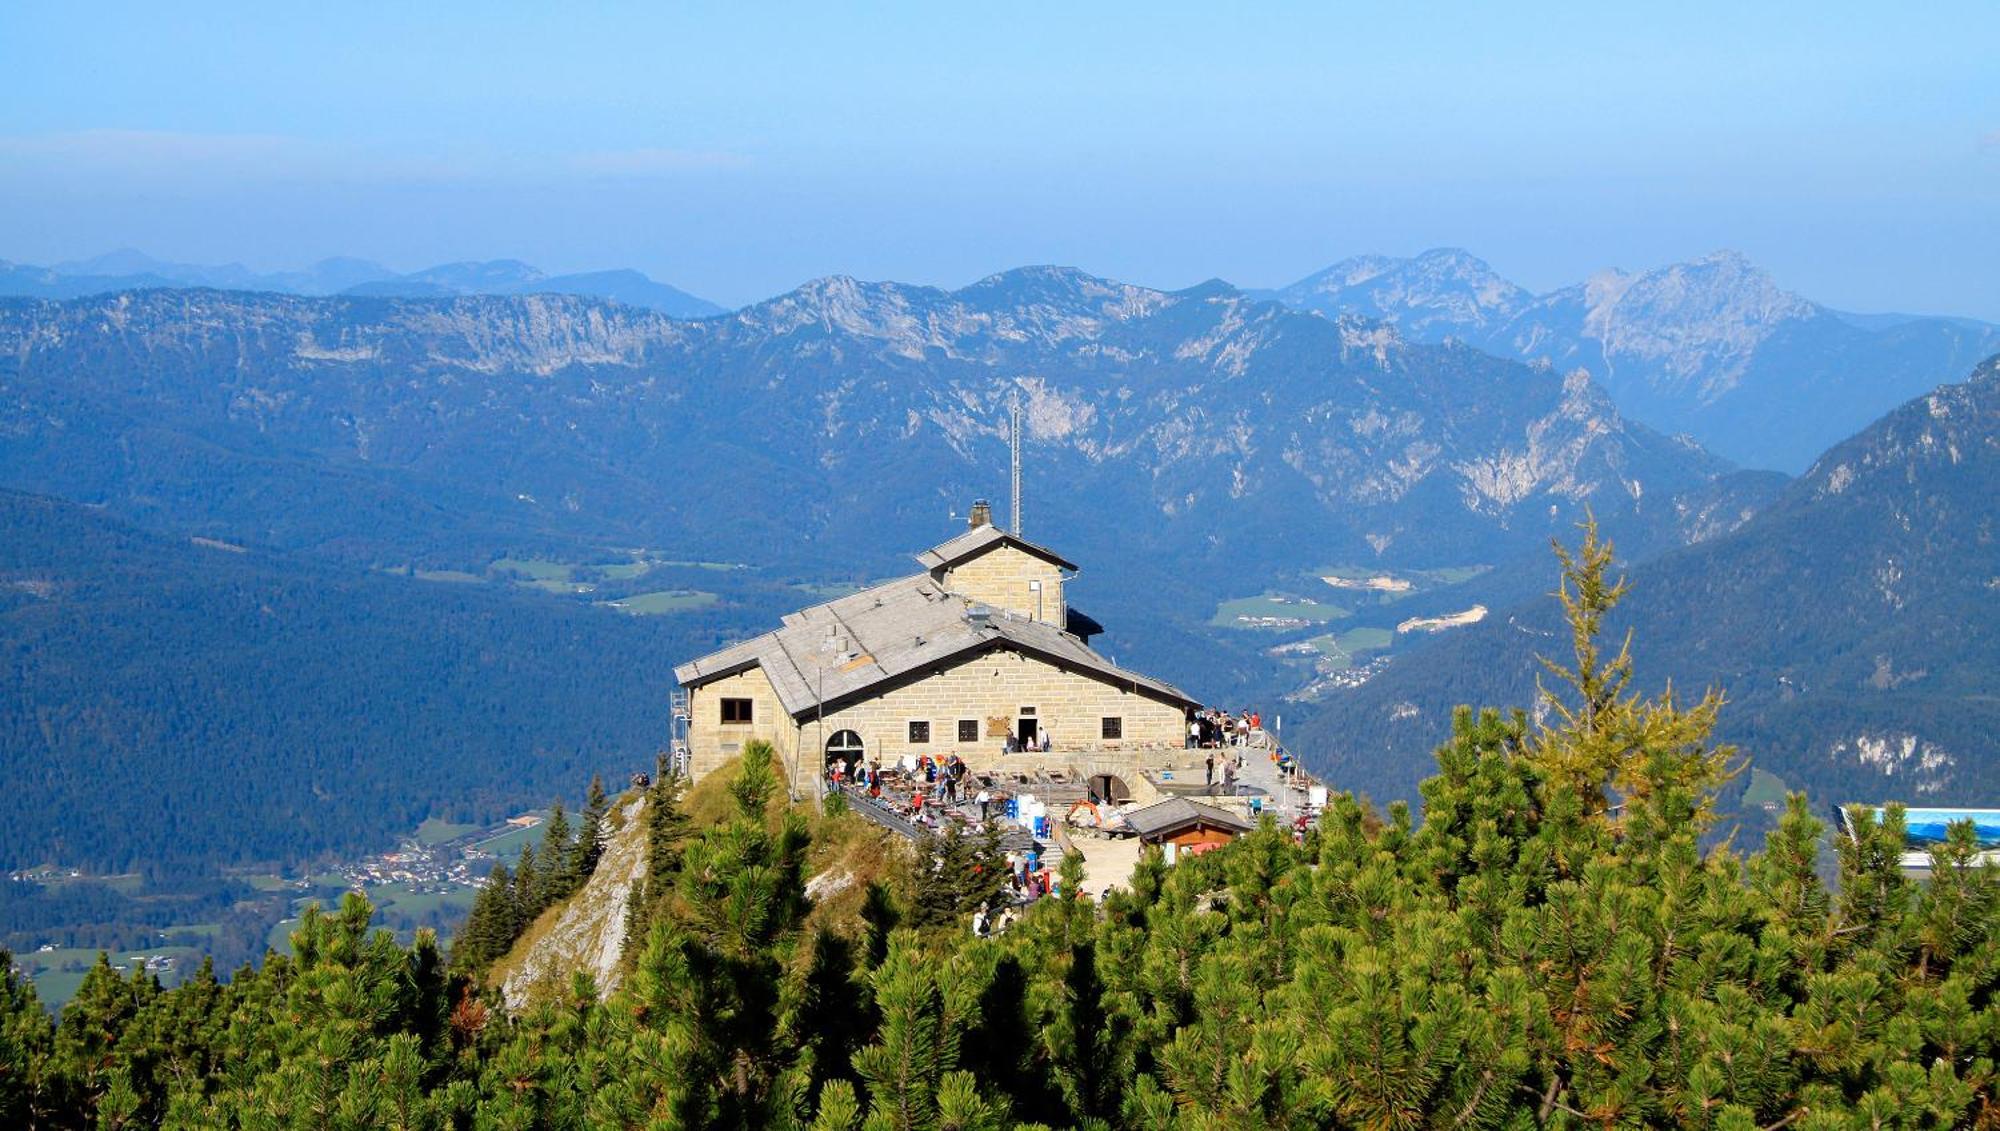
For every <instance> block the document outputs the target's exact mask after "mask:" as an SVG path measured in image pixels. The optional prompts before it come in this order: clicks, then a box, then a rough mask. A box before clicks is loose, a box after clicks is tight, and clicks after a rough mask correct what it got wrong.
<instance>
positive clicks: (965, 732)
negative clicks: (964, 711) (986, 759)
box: [958, 719, 979, 742]
mask: <svg viewBox="0 0 2000 1131" xmlns="http://www.w3.org/2000/svg"><path fill="white" fill-rule="evenodd" d="M958 740H959V741H960V742H978V741H979V720H978V719H960V720H958Z"/></svg>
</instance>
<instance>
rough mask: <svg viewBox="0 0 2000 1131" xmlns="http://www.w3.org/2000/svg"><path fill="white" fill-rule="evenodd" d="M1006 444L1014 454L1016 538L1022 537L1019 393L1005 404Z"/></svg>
mask: <svg viewBox="0 0 2000 1131" xmlns="http://www.w3.org/2000/svg"><path fill="white" fill-rule="evenodd" d="M1007 446H1008V448H1009V449H1011V450H1012V452H1013V456H1014V479H1013V490H1014V494H1013V502H1014V536H1015V537H1017V538H1018V537H1022V534H1021V394H1019V393H1016V394H1014V399H1013V400H1012V402H1010V403H1009V404H1008V406H1007Z"/></svg>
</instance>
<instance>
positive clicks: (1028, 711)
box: [1021, 707, 1035, 716]
mask: <svg viewBox="0 0 2000 1131" xmlns="http://www.w3.org/2000/svg"><path fill="white" fill-rule="evenodd" d="M1021 713H1022V714H1024V715H1029V716H1032V715H1034V713H1035V709H1034V708H1033V707H1023V708H1021Z"/></svg>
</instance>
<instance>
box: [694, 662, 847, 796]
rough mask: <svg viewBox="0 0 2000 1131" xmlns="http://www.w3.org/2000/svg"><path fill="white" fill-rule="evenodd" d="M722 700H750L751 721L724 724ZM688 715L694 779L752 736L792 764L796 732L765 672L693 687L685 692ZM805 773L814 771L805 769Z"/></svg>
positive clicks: (754, 669) (754, 671)
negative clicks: (773, 748)
mask: <svg viewBox="0 0 2000 1131" xmlns="http://www.w3.org/2000/svg"><path fill="white" fill-rule="evenodd" d="M724 699H748V700H750V722H749V723H748V724H747V725H746V724H743V723H725V722H723V721H722V701H723V700H724ZM688 711H689V713H690V714H691V715H692V716H693V718H692V719H690V720H689V723H688V770H689V772H690V773H691V774H692V775H693V776H695V777H697V778H699V777H701V776H702V775H703V774H705V773H707V772H708V771H710V770H713V769H714V768H716V767H717V766H720V765H721V764H722V763H724V762H727V761H729V760H730V759H731V758H734V757H736V755H737V754H738V753H740V752H741V751H742V749H743V744H744V743H745V742H748V741H750V740H751V739H753V738H761V739H763V740H764V741H766V742H769V743H770V744H771V745H773V746H775V747H777V750H778V756H779V758H781V759H782V760H783V761H784V764H785V765H787V766H790V765H791V764H792V756H793V754H794V753H795V752H796V750H797V743H798V735H799V732H798V728H797V727H796V726H794V725H793V723H792V717H791V715H789V714H788V713H786V711H785V708H784V705H783V704H782V703H780V702H779V701H778V693H777V691H776V690H774V689H773V688H772V687H771V681H770V679H769V678H767V677H766V676H765V675H764V669H762V668H759V667H751V668H748V669H746V670H744V671H741V672H738V673H736V674H735V675H731V676H724V677H722V678H721V679H718V680H716V681H715V682H713V683H704V684H701V685H700V686H697V687H695V688H694V689H693V690H691V691H690V692H689V693H688ZM808 772H817V770H816V769H814V768H808Z"/></svg>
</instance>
